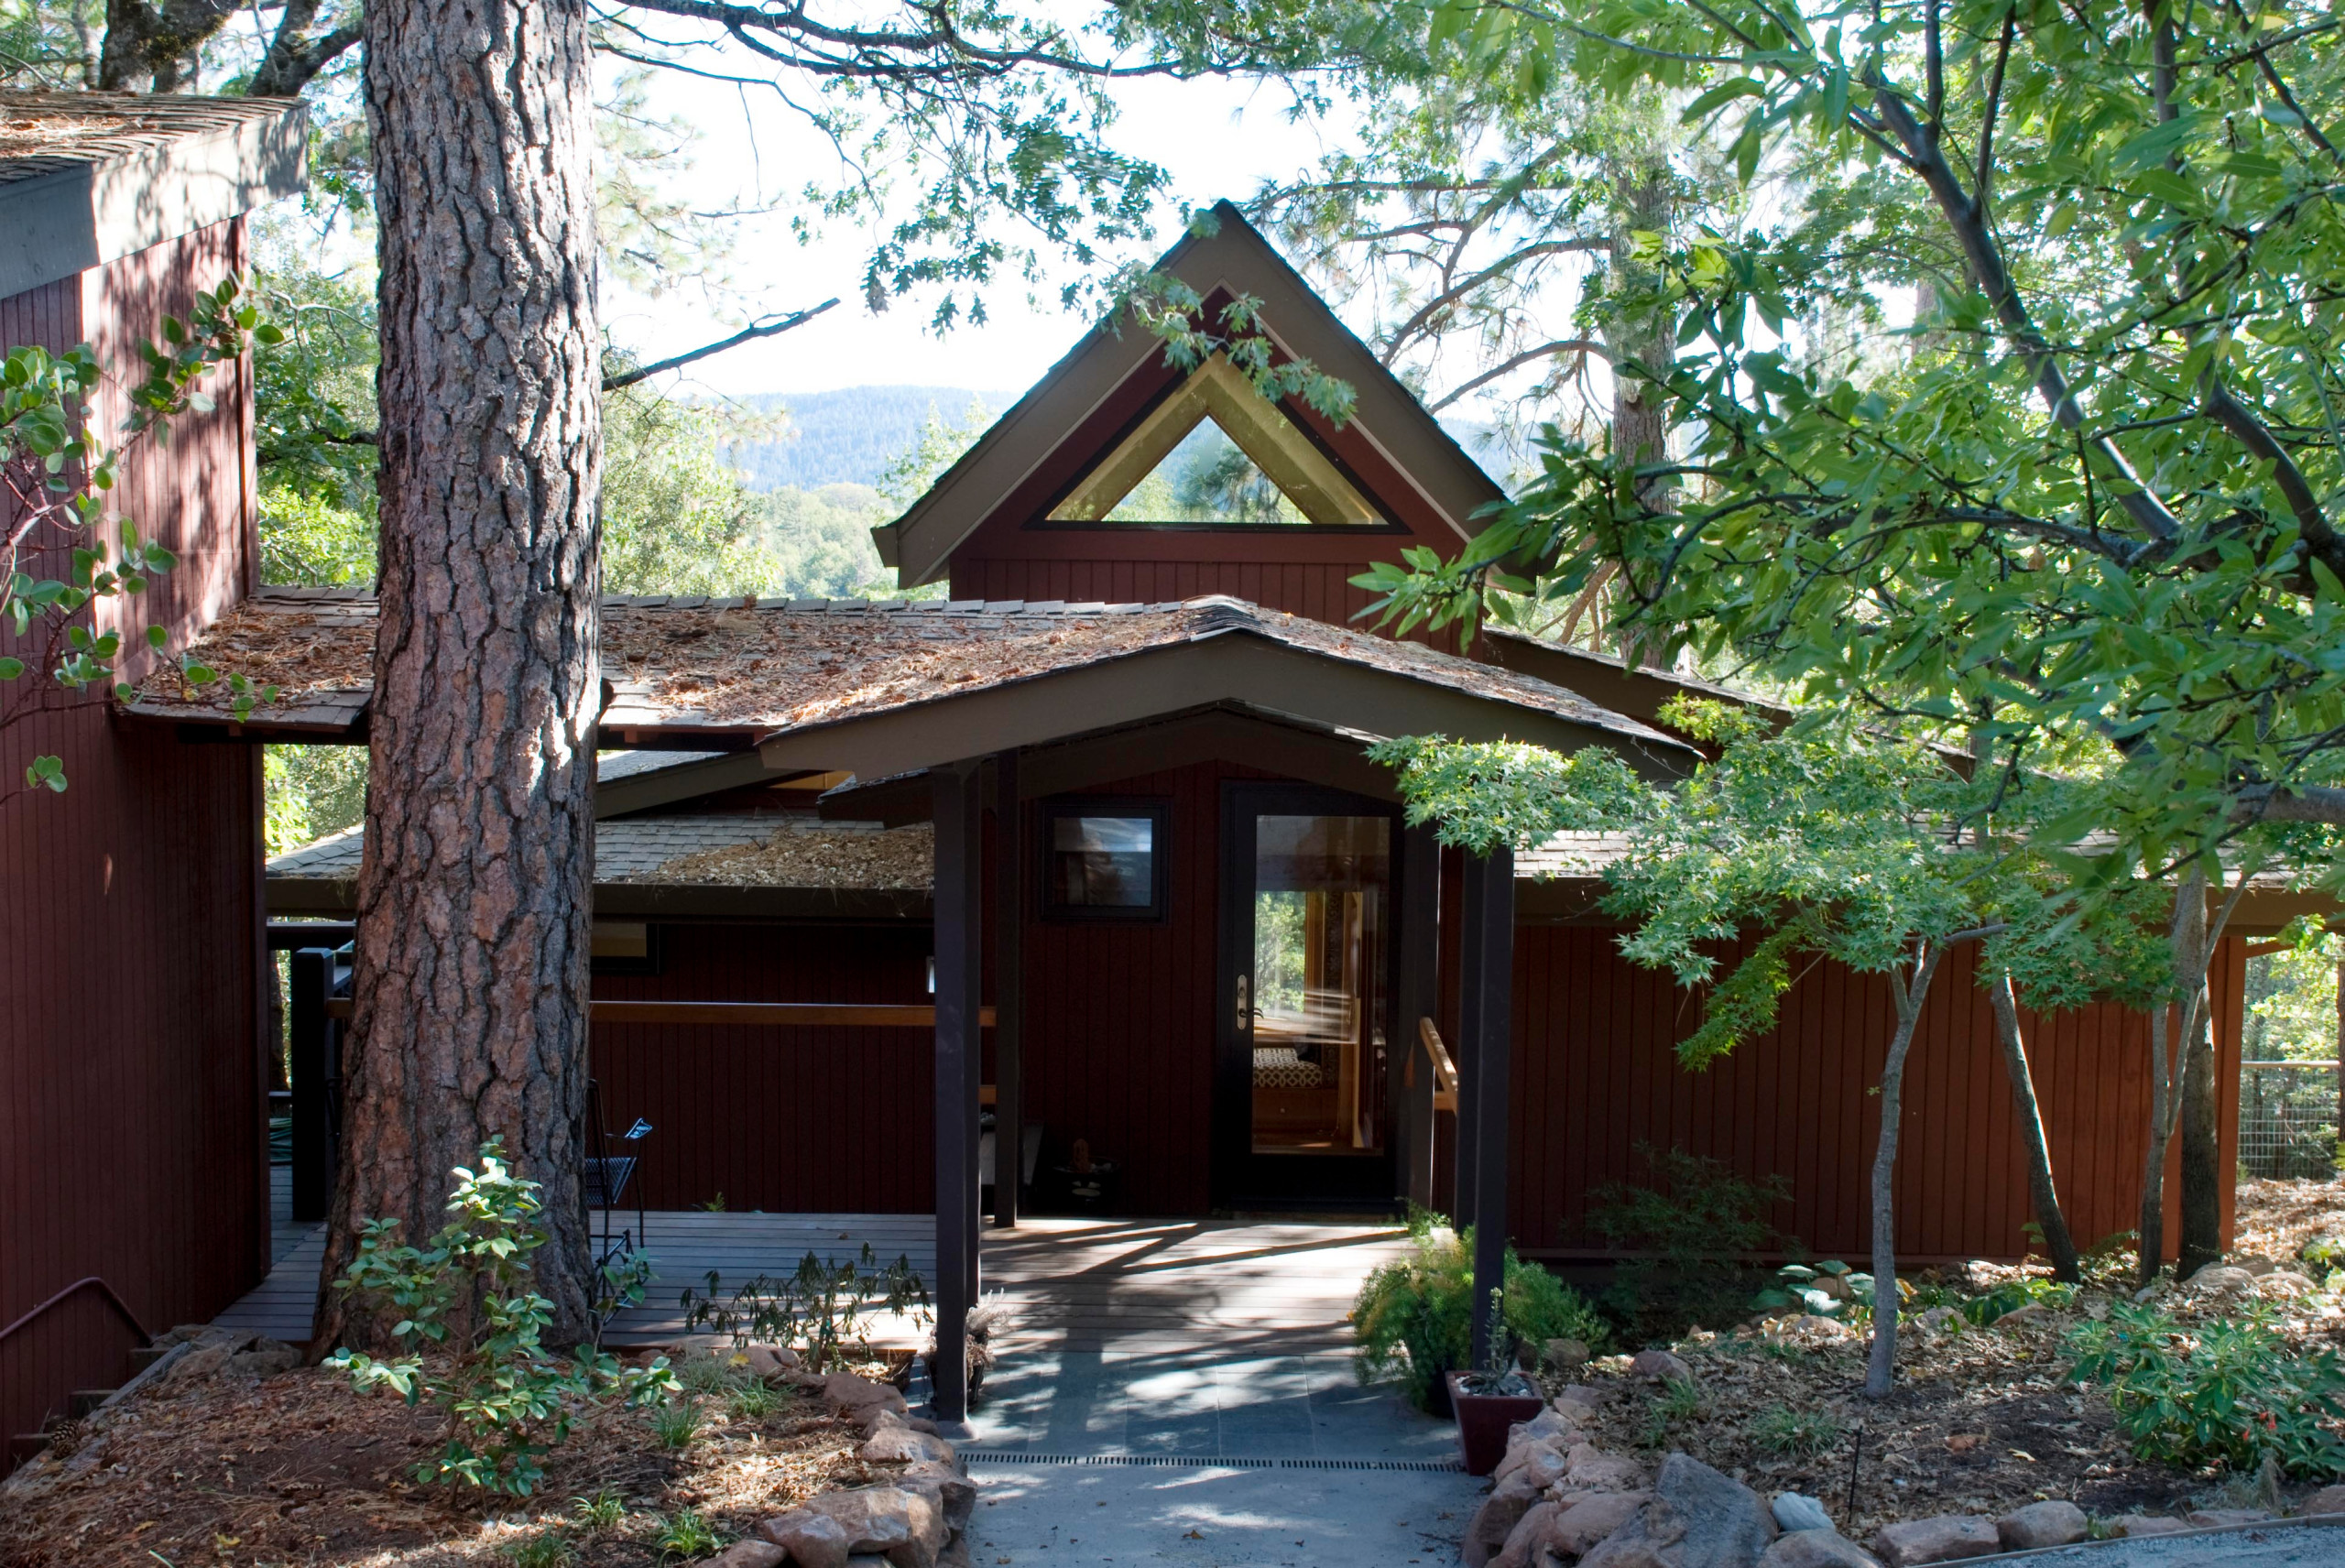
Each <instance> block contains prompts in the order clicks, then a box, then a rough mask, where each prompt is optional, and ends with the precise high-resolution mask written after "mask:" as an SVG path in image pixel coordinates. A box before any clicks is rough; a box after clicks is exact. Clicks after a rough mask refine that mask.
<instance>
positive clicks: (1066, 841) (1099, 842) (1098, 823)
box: [1042, 800, 1171, 920]
mask: <svg viewBox="0 0 2345 1568" xmlns="http://www.w3.org/2000/svg"><path fill="white" fill-rule="evenodd" d="M1170 818H1171V811H1170V807H1169V805H1168V803H1167V802H1165V801H1163V800H1049V801H1045V802H1044V803H1043V805H1042V915H1043V918H1044V919H1046V920H1162V919H1163V918H1164V887H1165V879H1166V878H1165V868H1166V861H1165V855H1166V850H1167V843H1166V840H1167V837H1168V835H1167V833H1166V829H1167V827H1168V826H1169V823H1170Z"/></svg>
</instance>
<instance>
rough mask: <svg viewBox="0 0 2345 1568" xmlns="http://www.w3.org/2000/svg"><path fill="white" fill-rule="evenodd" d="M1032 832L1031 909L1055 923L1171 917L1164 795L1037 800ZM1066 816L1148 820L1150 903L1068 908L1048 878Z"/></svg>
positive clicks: (1168, 816) (1157, 921)
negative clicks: (1054, 842) (1056, 838)
mask: <svg viewBox="0 0 2345 1568" xmlns="http://www.w3.org/2000/svg"><path fill="white" fill-rule="evenodd" d="M1038 804H1039V807H1040V811H1039V816H1038V820H1037V822H1036V832H1035V834H1034V844H1035V854H1034V861H1033V867H1034V887H1035V899H1034V902H1035V911H1036V913H1037V915H1038V916H1039V917H1040V918H1041V919H1042V920H1044V921H1046V922H1048V923H1050V924H1053V925H1095V924H1102V923H1105V924H1110V925H1162V924H1163V923H1164V922H1165V921H1166V920H1169V919H1171V917H1172V799H1171V797H1169V796H1164V795H1055V796H1053V797H1051V798H1050V799H1048V800H1042V801H1040V802H1038ZM1070 817H1146V818H1147V819H1149V900H1148V902H1147V903H1145V904H1129V905H1115V904H1069V903H1064V902H1062V901H1061V900H1060V898H1059V897H1058V891H1057V883H1056V882H1055V880H1054V879H1053V877H1052V876H1051V869H1052V855H1053V850H1052V842H1051V841H1052V840H1053V837H1054V836H1055V835H1056V829H1057V824H1058V823H1059V822H1061V821H1062V820H1063V819H1066V818H1070Z"/></svg>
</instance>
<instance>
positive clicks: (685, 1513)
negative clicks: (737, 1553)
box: [652, 1508, 725, 1560]
mask: <svg viewBox="0 0 2345 1568" xmlns="http://www.w3.org/2000/svg"><path fill="white" fill-rule="evenodd" d="M652 1544H653V1545H654V1546H657V1547H658V1548H659V1549H660V1556H661V1557H663V1558H668V1557H681V1558H684V1559H686V1560H690V1559H692V1558H694V1557H713V1556H714V1555H715V1554H716V1553H717V1552H721V1551H723V1550H724V1549H725V1538H724V1537H722V1536H720V1535H718V1534H717V1533H716V1530H715V1527H714V1526H713V1525H711V1524H710V1523H709V1522H708V1520H706V1519H703V1518H702V1517H701V1513H700V1510H699V1509H698V1508H678V1509H677V1510H676V1517H675V1518H673V1519H663V1520H661V1521H660V1533H659V1535H658V1536H657V1537H656V1538H655V1539H654V1540H653V1541H652Z"/></svg>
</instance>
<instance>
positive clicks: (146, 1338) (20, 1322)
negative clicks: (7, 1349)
mask: <svg viewBox="0 0 2345 1568" xmlns="http://www.w3.org/2000/svg"><path fill="white" fill-rule="evenodd" d="M93 1285H94V1286H96V1287H97V1288H98V1290H99V1291H100V1292H101V1293H102V1294H104V1297H105V1299H106V1302H107V1304H108V1305H109V1306H111V1307H113V1308H114V1310H115V1312H117V1313H118V1314H120V1316H121V1318H122V1321H123V1322H125V1323H128V1324H129V1325H130V1331H131V1332H132V1333H133V1334H136V1335H137V1336H138V1338H139V1341H140V1343H142V1344H145V1345H152V1344H154V1343H155V1336H154V1335H153V1334H148V1333H147V1326H146V1325H145V1324H144V1323H140V1322H139V1321H138V1314H137V1313H136V1312H132V1311H131V1310H130V1308H129V1306H128V1305H127V1304H126V1303H125V1301H123V1299H122V1298H121V1297H120V1296H118V1295H116V1294H115V1290H114V1287H113V1286H112V1285H109V1284H107V1283H106V1282H105V1281H104V1279H100V1278H98V1276H96V1275H95V1274H91V1275H86V1276H84V1277H83V1278H82V1279H76V1280H74V1281H73V1283H71V1285H68V1286H66V1287H65V1289H63V1290H60V1291H58V1292H57V1294H55V1295H54V1296H51V1297H50V1298H49V1300H47V1301H43V1302H42V1303H41V1304H40V1305H39V1306H37V1307H35V1308H34V1309H33V1310H32V1311H31V1312H27V1313H26V1314H25V1315H24V1316H22V1317H20V1318H18V1319H17V1320H16V1322H15V1323H10V1324H9V1325H8V1326H7V1327H6V1328H0V1345H5V1343H7V1339H8V1336H9V1335H10V1334H14V1333H16V1331H17V1330H18V1329H20V1328H23V1327H24V1326H25V1325H26V1324H27V1323H31V1322H32V1321H33V1320H34V1319H35V1318H37V1317H38V1316H40V1315H41V1313H43V1312H47V1311H49V1309H50V1308H51V1307H53V1306H56V1305H57V1304H58V1303H59V1302H60V1301H64V1300H65V1299H66V1298H67V1297H69V1296H72V1295H75V1294H77V1293H79V1292H80V1291H82V1290H88V1289H89V1288H90V1287H91V1286H93Z"/></svg>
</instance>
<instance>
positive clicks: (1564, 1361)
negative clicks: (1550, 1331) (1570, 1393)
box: [1540, 1339, 1591, 1377]
mask: <svg viewBox="0 0 2345 1568" xmlns="http://www.w3.org/2000/svg"><path fill="white" fill-rule="evenodd" d="M1590 1354H1591V1353H1590V1352H1589V1350H1588V1348H1587V1345H1586V1344H1585V1343H1583V1342H1582V1341H1580V1340H1576V1339H1551V1340H1549V1341H1548V1342H1547V1345H1546V1348H1545V1349H1544V1350H1543V1351H1541V1352H1540V1359H1541V1360H1542V1361H1544V1362H1545V1363H1546V1364H1547V1365H1548V1366H1549V1367H1554V1369H1555V1370H1556V1371H1558V1372H1561V1373H1563V1374H1564V1375H1565V1376H1566V1377H1569V1376H1570V1375H1571V1374H1573V1373H1575V1372H1577V1371H1578V1370H1579V1369H1580V1368H1581V1367H1585V1366H1587V1358H1588V1356H1589V1355H1590Z"/></svg>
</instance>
